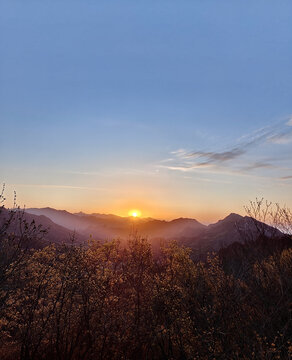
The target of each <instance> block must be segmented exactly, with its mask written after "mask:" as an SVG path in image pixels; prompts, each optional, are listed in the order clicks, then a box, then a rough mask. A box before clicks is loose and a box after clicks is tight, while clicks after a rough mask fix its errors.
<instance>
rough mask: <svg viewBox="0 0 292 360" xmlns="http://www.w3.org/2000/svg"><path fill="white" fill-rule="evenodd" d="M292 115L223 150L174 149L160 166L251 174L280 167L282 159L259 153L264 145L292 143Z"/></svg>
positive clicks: (179, 169)
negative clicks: (266, 156) (264, 156)
mask: <svg viewBox="0 0 292 360" xmlns="http://www.w3.org/2000/svg"><path fill="white" fill-rule="evenodd" d="M290 126H292V118H291V119H289V121H288V122H287V120H286V122H281V123H278V124H276V125H274V126H267V127H264V128H261V129H258V130H256V131H255V132H253V133H251V134H246V135H244V136H242V137H241V138H240V139H239V140H238V142H237V143H235V144H233V145H232V144H231V146H230V147H227V148H226V149H224V150H221V151H215V150H212V151H203V150H199V149H198V150H195V151H187V150H185V149H178V150H176V151H172V152H171V155H172V158H171V159H168V161H167V162H165V161H164V162H162V163H161V165H160V167H163V168H166V169H168V170H176V171H181V172H191V171H198V170H199V169H201V170H202V171H208V172H213V173H224V172H226V171H227V172H228V173H230V174H237V175H238V174H242V175H243V174H245V175H246V174H248V173H249V172H252V171H257V170H261V171H262V172H263V171H264V170H265V171H269V170H270V171H271V170H275V169H280V168H279V165H278V164H277V162H278V161H279V160H281V159H278V158H276V159H274V160H271V159H270V160H268V161H267V159H264V158H262V157H261V155H259V153H260V151H258V149H259V150H260V148H261V147H262V146H267V145H268V146H270V147H271V146H276V145H286V144H289V143H292V129H291V128H290Z"/></svg>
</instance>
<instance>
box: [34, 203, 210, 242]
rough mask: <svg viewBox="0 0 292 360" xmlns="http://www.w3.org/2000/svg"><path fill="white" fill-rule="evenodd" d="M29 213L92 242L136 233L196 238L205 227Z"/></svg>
mask: <svg viewBox="0 0 292 360" xmlns="http://www.w3.org/2000/svg"><path fill="white" fill-rule="evenodd" d="M27 212H28V213H30V214H35V215H45V216H47V217H48V218H50V219H51V220H52V221H54V222H55V223H56V224H58V225H62V226H64V227H66V228H68V229H70V230H75V231H77V232H79V233H81V234H83V235H84V236H87V237H89V236H90V235H92V236H93V237H94V238H95V239H98V240H105V239H112V238H117V237H118V238H127V237H128V236H129V235H130V234H131V233H132V232H135V231H137V232H138V233H139V234H141V235H142V236H145V237H148V238H149V239H153V238H165V239H170V238H172V239H174V238H180V237H182V236H185V235H186V234H196V235H197V234H199V233H200V232H201V231H202V230H203V229H204V228H205V225H203V224H201V223H199V222H198V221H197V220H194V219H185V218H180V219H175V220H172V221H165V220H154V219H151V218H133V217H120V216H116V215H104V214H90V215H89V214H84V213H77V214H71V213H69V212H67V211H65V210H55V209H52V208H43V209H35V208H34V209H28V210H27Z"/></svg>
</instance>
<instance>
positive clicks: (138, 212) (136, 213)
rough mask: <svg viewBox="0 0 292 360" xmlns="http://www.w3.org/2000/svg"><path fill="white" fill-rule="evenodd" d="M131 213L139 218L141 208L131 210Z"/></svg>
mask: <svg viewBox="0 0 292 360" xmlns="http://www.w3.org/2000/svg"><path fill="white" fill-rule="evenodd" d="M129 215H130V216H132V217H133V218H138V217H140V216H141V211H140V210H130V211H129Z"/></svg>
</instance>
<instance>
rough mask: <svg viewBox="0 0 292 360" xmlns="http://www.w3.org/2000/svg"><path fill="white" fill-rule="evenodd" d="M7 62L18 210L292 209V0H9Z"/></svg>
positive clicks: (2, 130)
mask: <svg viewBox="0 0 292 360" xmlns="http://www.w3.org/2000/svg"><path fill="white" fill-rule="evenodd" d="M0 54H1V56H0V153H1V162H0V183H1V182H2V183H5V185H6V189H5V195H6V198H7V204H8V205H9V204H10V203H11V202H12V199H13V191H16V192H17V203H18V204H19V205H20V206H21V207H22V206H26V207H46V206H50V207H54V208H57V209H66V210H68V211H72V212H75V211H84V212H88V213H91V212H101V213H114V214H118V215H122V216H126V215H127V214H128V211H129V210H130V209H133V208H134V209H139V210H140V211H141V213H142V216H152V217H156V218H164V219H172V218H175V217H192V218H197V219H198V220H200V221H202V222H212V221H215V220H218V219H219V218H222V217H224V216H226V215H227V214H228V213H230V212H237V213H240V214H244V205H247V204H248V203H249V201H250V200H255V198H256V197H258V198H261V197H264V198H265V199H267V200H270V201H272V202H278V203H280V204H281V205H283V206H284V205H286V206H288V207H290V208H291V207H292V68H291V64H292V2H291V1H290V0H281V1H277V2H275V1H274V0H256V1H255V0H239V1H234V0H232V1H231V0H230V1H227V0H222V1H214V0H212V1H211V0H204V1H203V0H190V1H188V0H183V1H173V0H147V1H142V0H140V1H137V0H131V1H129V0H120V1H114V0H113V1H108V0H104V1H103V0H98V1H95V0H78V1H77V0H58V1H57V0H42V1H36V0H35V1H33V0H26V1H23V0H0ZM10 206H11V205H10Z"/></svg>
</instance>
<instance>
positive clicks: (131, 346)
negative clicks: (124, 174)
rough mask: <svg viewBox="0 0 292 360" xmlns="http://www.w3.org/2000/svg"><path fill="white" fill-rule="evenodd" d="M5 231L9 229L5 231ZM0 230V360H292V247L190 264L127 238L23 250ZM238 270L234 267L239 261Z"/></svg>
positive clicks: (182, 253)
mask: <svg viewBox="0 0 292 360" xmlns="http://www.w3.org/2000/svg"><path fill="white" fill-rule="evenodd" d="M5 226H6V228H5ZM34 231H35V229H33V224H26V226H25V227H24V231H23V233H22V234H21V235H17V236H16V235H13V234H11V233H9V231H8V224H6V225H5V224H4V225H2V231H1V239H0V240H1V242H0V247H1V263H0V276H1V278H0V358H1V359H3V360H5V359H6V360H17V359H23V360H24V359H25V360H33V359H34V360H38V359H48V360H49V359H59V360H65V359H66V360H69V359H70V360H71V359H72V360H73V359H82V360H86V359H88V360H89V359H206V360H207V359H290V358H291V356H292V343H291V334H292V330H291V300H292V249H291V248H289V246H284V247H283V248H281V249H280V250H279V249H277V251H276V250H275V251H274V252H273V253H270V254H268V255H267V256H261V257H259V256H256V255H255V256H253V257H252V258H249V257H248V256H245V251H244V248H243V249H241V248H240V249H238V248H237V249H236V251H237V256H238V254H239V253H240V254H241V255H240V256H241V262H240V266H235V265H236V264H233V263H232V261H231V258H232V256H229V255H230V254H228V253H227V252H225V253H221V254H210V255H209V256H208V257H207V261H204V262H194V261H193V260H192V257H191V252H190V250H189V249H186V248H183V247H180V246H179V245H178V244H176V243H175V242H171V243H168V244H166V245H164V246H162V247H161V249H160V251H159V252H158V253H155V254H154V253H153V252H152V249H151V246H150V245H149V243H148V242H147V241H146V240H145V239H142V238H139V236H133V237H132V238H131V239H130V240H129V242H128V244H127V246H122V245H121V244H120V243H119V241H112V242H108V243H104V244H101V243H98V242H94V241H90V243H89V244H88V246H75V245H74V244H72V245H64V246H60V247H55V246H54V245H51V246H47V247H45V248H42V249H38V250H33V249H31V248H30V247H28V246H25V244H26V242H27V239H28V238H29V236H33V235H34V234H35V232H34ZM237 265H238V264H237Z"/></svg>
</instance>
